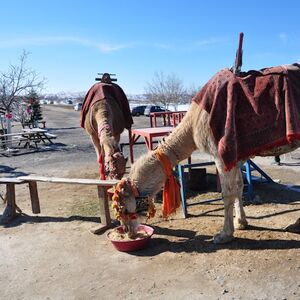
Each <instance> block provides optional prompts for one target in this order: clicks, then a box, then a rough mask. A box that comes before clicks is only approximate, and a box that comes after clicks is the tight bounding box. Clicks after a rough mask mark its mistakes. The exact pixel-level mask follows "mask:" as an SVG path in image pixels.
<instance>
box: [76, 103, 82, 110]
mask: <svg viewBox="0 0 300 300" xmlns="http://www.w3.org/2000/svg"><path fill="white" fill-rule="evenodd" d="M81 108H82V103H81V102H79V103H76V104H75V105H74V110H81Z"/></svg>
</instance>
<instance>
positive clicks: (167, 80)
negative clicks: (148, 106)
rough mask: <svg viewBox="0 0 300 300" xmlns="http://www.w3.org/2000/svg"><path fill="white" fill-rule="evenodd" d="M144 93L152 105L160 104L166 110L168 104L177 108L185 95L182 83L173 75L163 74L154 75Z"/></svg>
mask: <svg viewBox="0 0 300 300" xmlns="http://www.w3.org/2000/svg"><path fill="white" fill-rule="evenodd" d="M145 91H146V94H147V96H148V98H149V100H150V101H151V102H152V103H154V104H161V105H163V106H165V107H166V108H168V106H169V105H170V104H173V105H174V106H175V107H177V105H178V104H179V103H181V102H182V100H183V98H184V95H185V94H186V92H185V89H184V87H183V83H182V81H181V80H180V79H179V78H178V77H177V76H176V75H175V74H170V75H167V76H165V75H164V73H163V72H160V73H158V72H156V73H155V74H154V78H153V80H152V82H151V83H148V84H147V87H146V88H145Z"/></svg>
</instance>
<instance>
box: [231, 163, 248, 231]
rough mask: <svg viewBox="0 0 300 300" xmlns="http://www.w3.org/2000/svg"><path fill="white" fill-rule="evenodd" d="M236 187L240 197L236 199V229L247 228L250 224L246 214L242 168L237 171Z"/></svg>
mask: <svg viewBox="0 0 300 300" xmlns="http://www.w3.org/2000/svg"><path fill="white" fill-rule="evenodd" d="M236 176H237V177H236V187H237V194H238V197H237V198H236V199H235V202H234V208H235V217H234V229H245V228H246V227H247V225H248V222H247V220H246V214H245V211H244V207H243V190H244V182H243V176H242V172H241V169H240V168H238V169H237V172H236Z"/></svg>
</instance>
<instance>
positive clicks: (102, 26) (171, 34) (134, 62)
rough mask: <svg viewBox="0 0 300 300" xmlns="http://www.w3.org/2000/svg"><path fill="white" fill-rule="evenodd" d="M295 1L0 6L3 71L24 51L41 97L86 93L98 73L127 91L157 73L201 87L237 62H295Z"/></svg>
mask: <svg viewBox="0 0 300 300" xmlns="http://www.w3.org/2000/svg"><path fill="white" fill-rule="evenodd" d="M299 12H300V1H298V0H285V1H279V0H272V1H271V0H265V1H263V0H252V1H233V0H232V1H230V0H229V1H228V0H227V1H204V0H203V1H201V0H184V1H176V0H172V1H171V0H151V1H146V0H126V1H125V0H124V1H122V0H114V1H112V0H110V1H102V0H98V1H91V0H84V1H76V0H73V1H64V0H59V1H56V0H51V1H49V0H44V1H41V0H38V1H35V0H24V1H21V0H19V1H18V0H11V1H1V14H0V28H1V30H0V71H5V70H7V68H8V65H9V64H10V63H12V64H15V63H17V62H18V58H19V56H20V55H21V53H22V51H23V49H24V50H26V51H29V52H30V53H31V54H30V56H29V58H28V61H27V63H28V66H30V67H31V68H33V69H34V70H36V71H37V72H38V73H40V74H41V76H43V77H45V78H46V79H47V86H46V92H61V91H66V92H72V91H74V92H78V91H87V90H88V89H89V87H90V86H91V85H92V84H93V83H94V78H95V76H96V75H97V73H98V72H111V73H116V74H117V77H118V84H120V85H121V86H122V88H123V89H124V91H125V92H126V93H128V94H134V93H143V92H144V89H145V87H146V85H147V82H151V81H152V79H153V76H154V73H155V72H160V71H162V72H164V74H175V75H176V76H177V77H179V78H180V79H182V81H183V83H184V85H185V86H186V87H190V86H196V87H199V86H201V85H203V84H204V83H205V82H206V81H207V80H209V78H210V77H211V76H212V75H214V73H216V72H217V71H218V70H220V69H222V68H224V67H228V66H229V67H230V66H231V65H232V64H233V62H234V59H235V52H236V49H237V44H238V36H239V32H241V31H242V32H244V35H245V36H244V56H243V67H242V70H244V71H246V70H249V69H261V68H263V67H267V66H275V65H280V64H289V63H293V62H296V61H300V25H299Z"/></svg>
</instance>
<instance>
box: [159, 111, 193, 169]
mask: <svg viewBox="0 0 300 300" xmlns="http://www.w3.org/2000/svg"><path fill="white" fill-rule="evenodd" d="M189 116H190V114H188V115H187V116H186V117H185V118H184V119H183V121H182V122H181V123H180V124H179V126H177V127H176V128H175V129H174V131H173V132H172V133H171V134H170V135H169V136H168V137H167V138H166V139H165V140H164V141H163V142H162V143H161V145H160V147H161V149H162V151H163V153H164V154H165V155H167V156H168V158H169V160H170V162H171V165H172V166H173V167H174V166H176V165H177V164H178V163H179V162H180V161H182V160H184V159H186V158H188V157H190V156H191V154H192V153H193V151H195V150H196V145H195V142H194V139H193V127H192V126H191V119H190V117H189Z"/></svg>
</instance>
